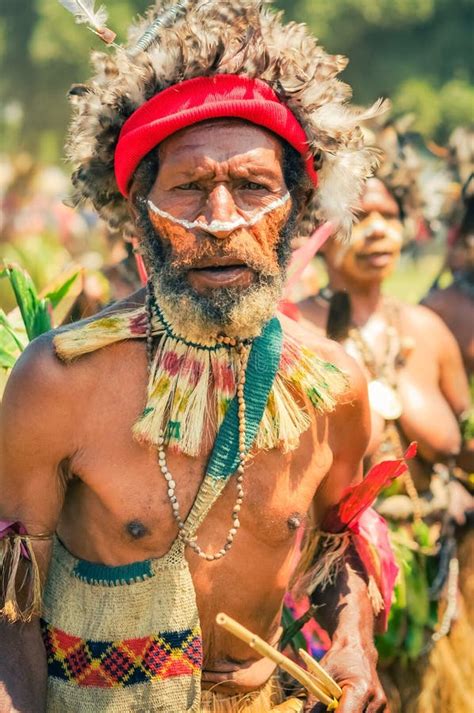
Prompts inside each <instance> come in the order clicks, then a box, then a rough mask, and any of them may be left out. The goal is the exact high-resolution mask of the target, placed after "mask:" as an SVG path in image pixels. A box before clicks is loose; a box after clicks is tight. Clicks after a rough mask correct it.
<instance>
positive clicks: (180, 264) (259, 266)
mask: <svg viewBox="0 0 474 713" xmlns="http://www.w3.org/2000/svg"><path fill="white" fill-rule="evenodd" d="M290 211H291V204H290V202H287V203H285V204H284V205H280V206H278V207H277V208H275V209H274V210H272V211H271V212H269V213H267V214H266V215H264V216H263V217H262V218H261V220H259V221H258V222H257V223H255V225H253V226H251V227H245V228H238V229H236V230H234V231H233V232H232V233H230V234H229V236H228V237H225V238H215V237H213V236H211V235H209V234H207V233H206V232H205V231H204V230H202V231H198V232H195V231H191V230H188V229H187V228H185V227H183V226H182V225H180V224H179V223H176V222H175V221H173V220H172V219H169V218H165V217H163V216H161V215H159V214H157V213H156V212H154V211H152V210H150V209H149V210H148V215H149V218H150V221H151V223H152V225H153V227H154V229H155V231H156V233H157V240H162V241H163V243H164V244H165V246H166V247H167V249H168V253H169V259H170V262H171V263H172V264H173V265H174V266H175V267H176V268H181V269H189V268H191V267H192V266H193V265H195V264H196V263H197V262H198V261H199V260H202V259H203V258H211V259H212V257H222V256H232V257H235V258H236V260H238V261H241V262H245V263H246V264H248V265H249V266H250V267H252V268H253V269H255V270H256V271H261V272H265V273H266V274H278V272H279V271H280V267H279V265H278V258H277V252H276V248H277V245H278V242H279V239H280V233H281V230H282V228H283V226H284V225H285V223H286V221H287V220H288V216H289V214H290Z"/></svg>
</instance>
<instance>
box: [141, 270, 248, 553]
mask: <svg viewBox="0 0 474 713" xmlns="http://www.w3.org/2000/svg"><path fill="white" fill-rule="evenodd" d="M146 309H147V315H148V324H147V337H146V339H147V355H148V370H149V371H150V369H151V364H152V361H153V346H154V345H153V334H152V319H153V293H152V288H151V286H150V283H149V284H148V289H147V298H146ZM217 341H218V343H220V344H225V345H228V346H230V347H235V348H236V349H237V354H238V357H239V359H238V374H237V404H238V408H237V413H238V424H239V465H238V466H237V476H236V484H237V497H236V500H235V503H234V507H233V508H232V527H231V528H230V529H229V532H228V534H227V537H226V540H225V543H224V545H223V546H222V548H221V549H220V550H219V551H218V552H215V553H214V554H208V553H206V552H204V551H203V550H202V548H201V547H200V546H199V545H198V543H197V542H196V537H195V536H189V535H187V534H186V525H185V522H184V520H183V518H182V517H181V506H180V504H179V500H178V497H177V495H176V482H175V480H174V478H173V475H172V473H171V472H170V471H169V469H168V465H167V460H166V450H165V435H164V432H163V431H160V434H159V437H158V465H159V467H160V470H161V472H162V474H163V477H164V478H165V481H166V485H167V495H168V499H169V502H170V504H171V508H172V513H173V516H174V519H175V520H176V523H177V525H178V537H180V539H181V540H182V541H183V542H184V544H185V545H186V546H188V547H189V548H190V549H191V550H193V551H194V552H195V553H196V554H197V555H199V557H201V558H202V559H205V560H208V561H213V560H218V559H221V558H222V557H224V555H226V554H227V552H228V551H229V550H230V549H231V547H232V545H233V543H234V539H235V536H236V535H237V531H238V530H239V528H240V519H239V514H240V509H241V506H242V503H243V499H244V488H243V482H244V472H245V461H246V459H247V453H246V447H245V433H246V421H245V399H244V387H245V378H246V370H247V362H248V358H249V353H250V345H249V344H248V342H247V341H246V342H242V341H238V340H236V339H233V338H231V337H226V336H221V337H218V339H217Z"/></svg>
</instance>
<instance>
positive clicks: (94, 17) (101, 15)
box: [59, 0, 108, 30]
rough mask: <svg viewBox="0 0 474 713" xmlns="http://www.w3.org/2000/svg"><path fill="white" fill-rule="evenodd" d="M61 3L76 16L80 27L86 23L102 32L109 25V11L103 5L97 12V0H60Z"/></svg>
mask: <svg viewBox="0 0 474 713" xmlns="http://www.w3.org/2000/svg"><path fill="white" fill-rule="evenodd" d="M59 2H60V3H61V5H62V6H63V7H64V8H66V10H69V12H71V13H72V14H73V15H74V17H75V19H76V22H77V24H78V25H80V24H82V23H86V24H87V25H90V27H92V28H93V29H94V30H101V29H103V28H104V27H105V26H106V24H107V18H108V15H107V10H106V9H105V7H104V6H103V5H101V6H100V7H99V9H98V10H97V11H95V10H94V5H95V0H59Z"/></svg>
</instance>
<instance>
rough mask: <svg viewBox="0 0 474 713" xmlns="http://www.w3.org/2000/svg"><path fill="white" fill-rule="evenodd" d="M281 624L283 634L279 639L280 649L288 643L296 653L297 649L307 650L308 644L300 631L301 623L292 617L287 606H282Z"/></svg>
mask: <svg viewBox="0 0 474 713" xmlns="http://www.w3.org/2000/svg"><path fill="white" fill-rule="evenodd" d="M281 624H282V626H283V634H282V637H281V641H280V650H283V649H285V648H286V646H288V645H290V646H291V648H292V649H293V651H295V652H296V653H297V652H298V649H304V650H305V651H307V649H308V646H307V643H306V639H305V638H304V635H303V634H302V632H301V623H300V622H299V620H298V619H295V618H294V616H293V614H292V613H291V611H290V610H289V609H288V607H287V606H284V607H283V611H282V614H281ZM308 653H309V652H308Z"/></svg>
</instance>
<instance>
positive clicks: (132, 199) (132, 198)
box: [127, 181, 140, 225]
mask: <svg viewBox="0 0 474 713" xmlns="http://www.w3.org/2000/svg"><path fill="white" fill-rule="evenodd" d="M138 200H140V197H139V193H138V185H137V182H136V181H133V182H132V186H131V188H130V192H129V194H128V198H127V207H128V212H129V215H130V217H131V219H132V220H133V223H134V224H135V225H137V222H138V218H139V213H138V208H137V202H138Z"/></svg>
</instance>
